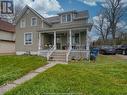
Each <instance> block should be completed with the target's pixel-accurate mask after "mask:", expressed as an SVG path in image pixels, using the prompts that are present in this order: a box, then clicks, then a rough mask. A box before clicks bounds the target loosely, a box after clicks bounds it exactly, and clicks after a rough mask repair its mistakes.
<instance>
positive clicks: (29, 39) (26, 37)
mask: <svg viewBox="0 0 127 95" xmlns="http://www.w3.org/2000/svg"><path fill="white" fill-rule="evenodd" d="M31 44H32V33H24V45H31Z"/></svg>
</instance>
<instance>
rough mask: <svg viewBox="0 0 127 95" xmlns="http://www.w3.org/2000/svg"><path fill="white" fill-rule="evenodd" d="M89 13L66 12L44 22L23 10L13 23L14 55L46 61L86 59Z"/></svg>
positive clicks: (35, 13) (31, 12)
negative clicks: (42, 58)
mask: <svg viewBox="0 0 127 95" xmlns="http://www.w3.org/2000/svg"><path fill="white" fill-rule="evenodd" d="M91 28H92V24H91V23H89V14H88V11H79V12H78V11H69V12H63V13H59V14H58V15H57V16H54V17H50V18H44V17H43V16H41V15H40V14H38V13H37V12H36V11H35V10H33V9H32V8H30V7H29V6H26V7H25V8H24V9H23V10H22V12H21V13H20V15H19V16H18V17H17V19H16V54H17V55H21V54H25V53H30V54H38V55H41V56H45V57H47V59H48V60H54V61H68V60H71V59H80V58H88V57H89V41H88V32H90V30H91Z"/></svg>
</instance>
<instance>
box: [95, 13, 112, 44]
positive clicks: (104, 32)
mask: <svg viewBox="0 0 127 95" xmlns="http://www.w3.org/2000/svg"><path fill="white" fill-rule="evenodd" d="M103 12H104V11H101V12H100V13H99V14H98V16H97V19H96V20H94V27H95V29H96V30H97V34H98V35H99V36H100V37H101V38H102V40H103V43H105V41H106V40H107V38H108V35H109V27H110V26H109V23H108V22H107V20H106V18H105V15H103Z"/></svg>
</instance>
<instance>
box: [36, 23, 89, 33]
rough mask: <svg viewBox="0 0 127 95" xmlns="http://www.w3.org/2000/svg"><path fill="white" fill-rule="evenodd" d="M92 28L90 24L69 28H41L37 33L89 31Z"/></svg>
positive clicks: (70, 26)
mask: <svg viewBox="0 0 127 95" xmlns="http://www.w3.org/2000/svg"><path fill="white" fill-rule="evenodd" d="M91 28H92V24H91V23H88V24H85V25H69V26H59V27H51V28H43V29H42V30H39V31H38V32H43V33H45V32H53V31H67V30H69V29H72V30H80V29H81V30H86V29H89V31H90V30H91Z"/></svg>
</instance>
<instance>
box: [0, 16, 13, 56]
mask: <svg viewBox="0 0 127 95" xmlns="http://www.w3.org/2000/svg"><path fill="white" fill-rule="evenodd" d="M12 53H15V27H14V25H12V24H11V23H8V22H5V21H3V20H1V19H0V54H12Z"/></svg>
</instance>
